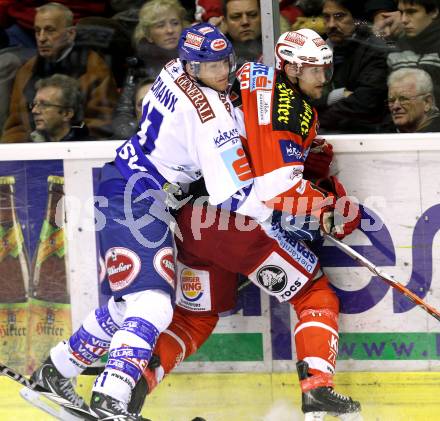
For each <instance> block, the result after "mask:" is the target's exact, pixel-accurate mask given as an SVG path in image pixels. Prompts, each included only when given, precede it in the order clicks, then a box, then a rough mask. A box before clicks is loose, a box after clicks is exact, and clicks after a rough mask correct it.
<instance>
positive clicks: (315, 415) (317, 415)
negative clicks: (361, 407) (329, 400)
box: [304, 411, 363, 421]
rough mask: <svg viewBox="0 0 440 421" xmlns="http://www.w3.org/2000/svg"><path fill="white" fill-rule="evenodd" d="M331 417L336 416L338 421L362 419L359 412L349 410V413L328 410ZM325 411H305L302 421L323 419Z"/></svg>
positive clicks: (357, 420)
mask: <svg viewBox="0 0 440 421" xmlns="http://www.w3.org/2000/svg"><path fill="white" fill-rule="evenodd" d="M328 414H329V415H331V416H332V417H336V418H338V419H339V420H340V421H363V418H362V415H361V413H360V412H351V413H349V414H335V413H332V412H328ZM326 415H327V412H325V411H324V412H307V413H306V414H304V421H324V420H325V416H326Z"/></svg>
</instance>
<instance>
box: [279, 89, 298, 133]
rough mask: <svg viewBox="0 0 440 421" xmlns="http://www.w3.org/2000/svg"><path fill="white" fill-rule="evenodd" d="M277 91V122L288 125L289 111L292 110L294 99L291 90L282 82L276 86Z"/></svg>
mask: <svg viewBox="0 0 440 421" xmlns="http://www.w3.org/2000/svg"><path fill="white" fill-rule="evenodd" d="M276 87H277V91H278V102H277V109H276V112H277V121H279V122H280V123H284V124H289V117H290V109H291V108H293V105H292V101H293V99H294V98H295V94H294V92H293V89H291V88H288V87H287V86H286V84H285V83H284V82H281V83H277V84H276Z"/></svg>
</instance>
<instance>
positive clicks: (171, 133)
mask: <svg viewBox="0 0 440 421" xmlns="http://www.w3.org/2000/svg"><path fill="white" fill-rule="evenodd" d="M179 51H180V57H181V60H179V59H176V60H174V61H172V62H170V63H168V64H167V65H166V66H165V67H164V69H163V70H162V72H161V73H160V74H159V76H158V77H157V79H156V81H155V83H154V84H153V86H152V88H151V90H150V91H149V93H148V94H147V95H146V97H145V98H144V101H143V113H142V120H141V124H140V129H139V131H138V133H137V134H136V135H134V136H133V137H132V138H131V139H129V140H128V141H126V142H125V143H124V144H123V145H122V146H121V147H120V148H118V150H117V156H116V158H115V160H114V162H112V163H109V164H106V165H105V166H104V167H103V169H102V171H101V180H100V184H99V188H98V194H99V195H101V196H104V197H106V198H107V199H108V207H105V208H102V209H101V211H102V212H103V214H104V215H105V217H106V224H105V227H104V228H103V229H102V230H101V231H100V232H99V241H100V248H101V253H102V255H103V256H105V266H106V274H107V276H106V279H105V280H104V282H103V290H104V292H106V293H109V294H111V296H112V297H111V299H110V300H109V302H108V304H107V305H105V306H103V307H101V308H98V309H96V310H95V311H92V312H91V313H90V314H89V315H88V316H87V317H86V319H85V320H84V322H83V324H82V326H81V327H80V328H79V329H78V330H77V331H76V332H75V333H74V334H73V335H72V336H71V337H70V338H69V339H68V340H67V341H63V342H60V343H59V344H58V345H56V346H55V347H54V348H52V349H51V350H50V355H49V357H48V358H47V360H46V361H45V362H44V363H43V364H42V365H41V366H40V367H39V368H38V369H37V370H36V371H35V372H34V373H33V375H32V378H33V379H34V380H35V381H37V382H38V383H39V384H41V386H43V387H45V388H47V389H49V390H51V391H53V392H55V393H58V394H60V395H62V396H63V397H65V398H67V399H69V400H70V401H71V402H73V403H74V404H75V405H77V406H81V407H83V408H86V409H88V406H87V405H86V404H85V403H84V401H83V400H82V398H80V397H79V396H78V395H77V394H76V392H75V390H74V388H73V385H72V383H71V381H70V379H71V378H72V377H75V376H77V375H79V374H80V373H81V372H83V371H84V370H85V369H86V368H87V367H89V366H90V365H91V364H92V363H94V362H95V361H96V360H98V359H99V358H100V357H101V356H102V355H104V354H106V353H107V352H108V353H109V358H108V361H107V364H106V366H105V370H104V371H103V373H102V374H100V375H99V376H98V378H97V379H96V381H95V383H94V387H93V393H92V400H91V404H90V410H91V411H92V412H93V413H94V414H96V415H97V416H98V418H100V419H115V418H117V419H118V420H123V419H126V420H139V419H142V418H141V417H139V416H138V415H135V414H130V413H129V412H128V409H127V403H128V402H129V400H130V396H131V392H132V390H133V388H134V386H135V385H136V383H137V382H138V380H139V378H140V377H141V374H142V372H143V370H145V368H146V366H147V364H148V362H149V360H150V357H151V353H152V349H153V348H154V346H155V343H156V340H157V338H158V336H159V334H160V333H161V332H163V331H164V329H166V327H167V326H168V324H169V323H170V321H171V318H172V314H173V302H174V295H175V279H174V260H173V253H172V233H171V232H170V229H169V222H170V221H171V220H172V216H171V215H170V213H169V212H168V208H167V206H166V197H167V195H166V194H165V190H166V189H167V188H169V186H170V185H171V183H179V184H180V185H181V186H182V187H183V188H184V187H185V185H188V184H189V183H191V182H193V181H195V180H198V179H200V178H201V177H202V176H203V177H204V180H205V183H206V187H207V190H208V193H209V196H210V203H211V204H213V205H217V204H219V203H221V202H224V201H225V200H227V199H229V198H230V197H231V196H233V195H234V194H235V193H236V192H237V191H239V190H243V191H245V192H246V193H245V194H243V195H242V196H241V197H243V198H244V199H245V200H242V201H239V200H235V201H233V207H234V208H233V209H234V210H237V209H238V210H239V211H241V212H243V213H246V214H248V215H250V216H253V217H254V218H256V219H258V220H264V219H266V218H267V217H268V216H269V215H270V214H271V210H270V209H269V208H267V207H266V206H264V204H262V203H261V202H259V201H257V200H256V199H255V197H254V196H253V195H252V191H251V190H252V189H251V187H250V186H251V184H252V174H251V170H250V167H249V164H248V161H247V159H246V156H245V154H244V151H243V148H242V145H241V141H240V137H239V134H238V130H237V128H236V121H235V115H234V109H233V107H232V104H231V102H230V100H229V98H228V96H227V94H226V89H227V87H228V77H229V74H230V72H231V71H233V70H234V67H235V65H234V54H233V50H232V45H231V43H230V42H229V41H228V40H227V38H226V37H225V36H224V35H223V34H222V33H221V32H219V31H218V30H217V29H216V28H215V27H213V26H211V25H208V24H199V25H196V26H194V27H191V28H189V29H186V30H184V31H183V33H182V37H181V42H180V46H179ZM219 180H221V182H219Z"/></svg>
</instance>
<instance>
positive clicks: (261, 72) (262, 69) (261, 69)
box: [250, 63, 274, 91]
mask: <svg viewBox="0 0 440 421" xmlns="http://www.w3.org/2000/svg"><path fill="white" fill-rule="evenodd" d="M273 75H274V71H273V68H270V67H267V66H266V65H264V64H260V63H252V66H251V75H250V76H251V80H250V90H251V91H254V90H255V89H272V86H273V85H272V83H273Z"/></svg>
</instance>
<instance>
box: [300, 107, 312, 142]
mask: <svg viewBox="0 0 440 421" xmlns="http://www.w3.org/2000/svg"><path fill="white" fill-rule="evenodd" d="M302 103H303V106H304V109H303V110H302V111H301V112H300V113H299V118H300V120H299V125H300V128H301V134H302V135H303V136H307V135H308V134H309V131H310V124H311V123H312V122H313V109H312V107H311V106H310V104H309V103H308V102H307V101H305V100H304V99H303V100H302Z"/></svg>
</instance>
